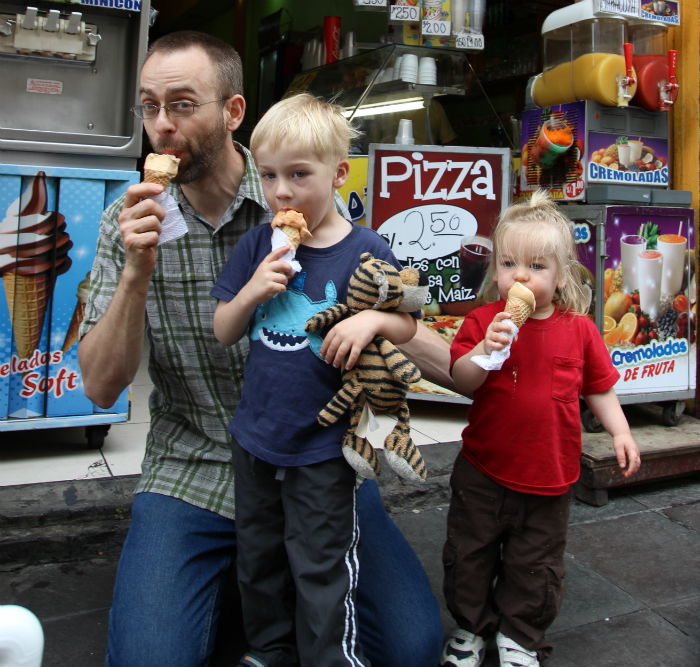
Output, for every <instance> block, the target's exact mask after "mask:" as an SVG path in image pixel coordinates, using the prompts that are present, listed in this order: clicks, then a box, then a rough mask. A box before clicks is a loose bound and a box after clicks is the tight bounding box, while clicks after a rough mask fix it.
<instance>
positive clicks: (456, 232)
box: [368, 144, 509, 316]
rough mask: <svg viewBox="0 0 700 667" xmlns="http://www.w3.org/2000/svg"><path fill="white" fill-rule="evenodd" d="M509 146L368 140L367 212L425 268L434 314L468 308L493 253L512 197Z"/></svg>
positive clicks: (409, 262)
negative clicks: (496, 234) (494, 233)
mask: <svg viewBox="0 0 700 667" xmlns="http://www.w3.org/2000/svg"><path fill="white" fill-rule="evenodd" d="M508 160H509V151H508V150H507V149H500V148H466V147H455V148H447V147H439V146H396V145H394V144H374V145H371V146H370V157H369V179H368V190H369V192H368V219H369V220H370V222H371V226H372V228H373V229H375V230H376V231H377V232H378V233H379V234H380V235H381V236H382V237H383V238H385V239H386V241H387V243H389V245H390V246H391V249H392V251H393V252H394V254H395V255H396V257H397V259H398V260H399V261H400V262H401V263H402V264H403V265H404V266H416V267H418V268H420V269H421V270H422V271H424V272H425V273H426V274H427V275H428V279H429V285H430V302H429V303H428V304H426V308H425V312H426V314H429V315H433V316H434V315H439V314H441V313H442V314H448V315H464V314H465V313H466V312H468V311H469V310H471V308H472V307H473V306H474V305H475V304H476V297H477V293H478V291H479V288H480V286H481V281H482V280H483V277H484V273H485V270H486V266H487V264H488V260H489V257H490V247H491V242H490V239H489V237H490V235H491V230H492V228H493V226H494V225H495V223H496V220H497V218H498V215H499V214H500V212H501V210H502V209H503V207H504V206H505V205H506V204H507V195H508V173H509V171H508Z"/></svg>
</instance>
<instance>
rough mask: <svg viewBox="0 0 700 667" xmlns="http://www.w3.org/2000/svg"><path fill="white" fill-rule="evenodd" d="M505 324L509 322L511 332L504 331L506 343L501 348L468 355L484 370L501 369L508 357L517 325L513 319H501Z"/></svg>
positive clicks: (516, 331)
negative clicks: (489, 352)
mask: <svg viewBox="0 0 700 667" xmlns="http://www.w3.org/2000/svg"><path fill="white" fill-rule="evenodd" d="M501 321H502V322H505V323H506V324H510V327H511V333H506V334H505V335H506V336H508V345H506V346H505V347H504V348H503V349H502V350H494V351H493V352H491V354H475V355H474V356H473V357H470V360H471V361H473V362H474V363H475V364H476V365H477V366H480V367H481V368H483V369H484V370H485V371H498V370H500V369H501V367H502V366H503V364H504V363H505V361H506V359H507V358H508V357H510V346H511V345H512V344H513V339H514V338H515V336H516V335H517V334H518V331H519V329H518V327H516V326H515V323H514V322H513V320H501Z"/></svg>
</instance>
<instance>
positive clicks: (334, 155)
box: [250, 93, 360, 165]
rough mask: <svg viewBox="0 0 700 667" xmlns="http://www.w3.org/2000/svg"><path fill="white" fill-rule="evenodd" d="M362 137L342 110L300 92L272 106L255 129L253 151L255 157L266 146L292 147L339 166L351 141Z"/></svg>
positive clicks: (251, 144)
mask: <svg viewBox="0 0 700 667" xmlns="http://www.w3.org/2000/svg"><path fill="white" fill-rule="evenodd" d="M359 135H360V132H359V131H358V130H356V129H355V128H353V127H352V125H351V124H350V123H349V122H348V120H347V118H345V116H343V114H342V111H341V109H340V107H338V106H336V105H334V104H330V103H329V102H326V101H325V100H322V99H319V98H317V97H314V96H313V95H309V94H308V93H300V94H298V95H292V96H291V97H287V98H285V99H283V100H280V101H279V102H277V103H276V104H273V105H272V106H271V107H270V109H269V110H268V111H267V112H266V113H265V115H264V116H263V117H262V118H261V119H260V121H259V122H258V124H257V125H256V126H255V129H254V130H253V134H252V135H251V137H250V150H251V151H252V152H253V154H255V152H256V151H257V149H258V148H259V147H260V146H261V145H262V144H267V145H269V146H270V147H271V148H272V149H273V150H274V149H275V148H277V147H279V146H284V145H285V144H292V145H293V146H294V147H295V148H300V149H301V150H304V151H307V150H308V151H309V152H311V153H312V154H313V155H315V156H316V157H317V158H318V159H319V160H320V161H321V162H324V163H327V164H333V165H335V164H337V163H338V162H341V161H342V160H345V159H347V157H348V153H349V152H350V142H351V141H352V140H353V139H355V138H356V137H358V136H359Z"/></svg>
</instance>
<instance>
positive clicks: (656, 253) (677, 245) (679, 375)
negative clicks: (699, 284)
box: [601, 207, 697, 393]
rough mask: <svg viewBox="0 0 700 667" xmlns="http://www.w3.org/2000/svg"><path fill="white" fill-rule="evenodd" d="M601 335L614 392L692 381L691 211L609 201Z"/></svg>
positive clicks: (671, 388) (669, 387)
mask: <svg viewBox="0 0 700 667" xmlns="http://www.w3.org/2000/svg"><path fill="white" fill-rule="evenodd" d="M605 234H606V239H605V243H606V248H607V252H606V254H607V256H608V257H607V259H606V260H605V266H604V271H603V294H602V299H603V321H602V326H601V329H602V335H603V340H604V341H605V343H606V345H607V346H608V349H609V351H610V354H611V357H612V361H613V363H614V365H615V367H616V368H617V369H618V371H619V372H620V375H621V379H620V381H619V382H618V384H617V386H616V388H615V389H616V391H618V392H619V393H638V392H639V393H642V392H644V393H646V392H661V391H674V390H688V389H690V388H694V387H695V350H696V345H695V326H696V325H695V319H696V306H697V304H696V302H695V300H696V288H695V281H696V278H695V262H694V261H693V252H694V247H695V242H694V228H693V211H692V209H682V208H654V207H636V208H633V207H609V208H608V220H607V223H606V232H605Z"/></svg>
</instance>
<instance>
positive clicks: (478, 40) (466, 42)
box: [455, 32, 484, 51]
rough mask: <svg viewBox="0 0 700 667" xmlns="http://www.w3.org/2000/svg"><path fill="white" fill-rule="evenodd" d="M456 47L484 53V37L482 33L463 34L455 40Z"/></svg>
mask: <svg viewBox="0 0 700 667" xmlns="http://www.w3.org/2000/svg"><path fill="white" fill-rule="evenodd" d="M455 46H456V47H457V48H458V49H469V50H470V51H483V50H484V36H483V35H482V34H481V33H475V32H461V33H459V34H458V35H457V37H456V38H455Z"/></svg>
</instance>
